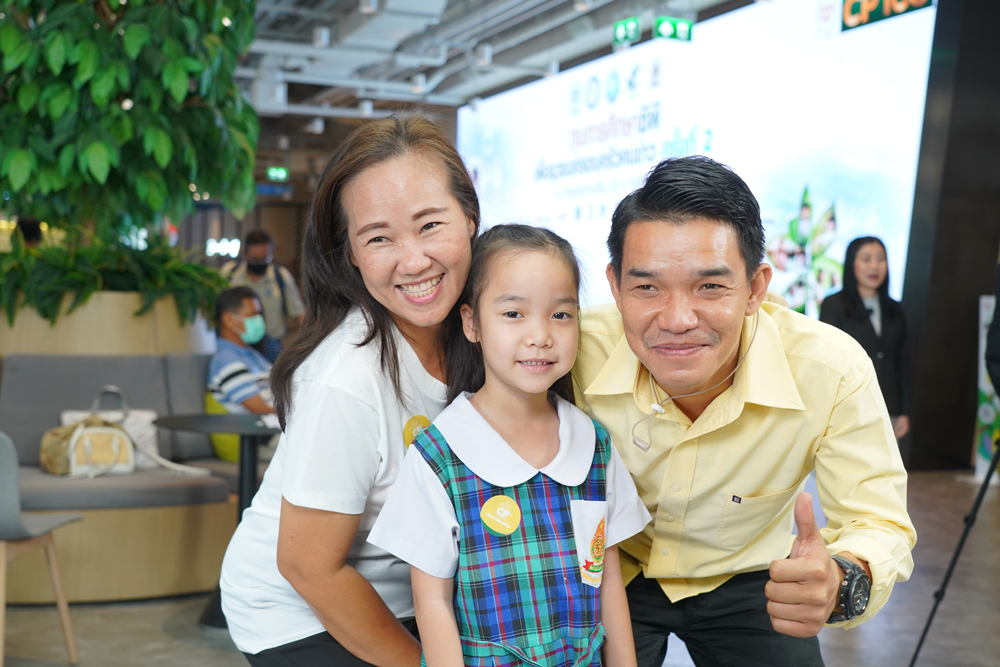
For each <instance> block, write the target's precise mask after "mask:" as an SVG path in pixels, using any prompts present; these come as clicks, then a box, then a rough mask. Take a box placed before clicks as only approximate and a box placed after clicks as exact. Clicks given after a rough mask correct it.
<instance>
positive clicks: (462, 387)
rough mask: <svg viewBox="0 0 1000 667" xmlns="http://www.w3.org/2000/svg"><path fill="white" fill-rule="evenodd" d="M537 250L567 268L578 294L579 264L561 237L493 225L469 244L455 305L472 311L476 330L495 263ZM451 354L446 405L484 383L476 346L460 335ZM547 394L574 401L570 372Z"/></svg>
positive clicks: (483, 368) (480, 352)
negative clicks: (467, 263) (468, 258)
mask: <svg viewBox="0 0 1000 667" xmlns="http://www.w3.org/2000/svg"><path fill="white" fill-rule="evenodd" d="M528 251H541V252H550V253H552V254H554V255H556V256H557V257H559V258H560V259H562V260H563V261H565V262H566V264H567V265H568V266H569V268H570V270H571V271H572V272H573V282H574V284H575V285H576V291H577V294H579V292H580V263H579V262H578V261H577V259H576V254H575V253H574V252H573V246H572V245H570V243H569V241H567V240H566V239H564V238H563V237H561V236H559V235H558V234H555V233H553V232H551V231H549V230H548V229H544V228H542V227H531V226H529V225H497V226H496V227H491V228H490V229H489V230H487V231H485V232H483V234H482V236H480V237H479V238H477V239H476V241H475V243H473V245H472V267H471V268H470V269H469V278H468V280H467V281H466V282H465V290H463V292H462V297H461V298H460V299H459V304H467V305H468V306H469V307H470V308H471V309H472V318H473V321H474V322H475V323H476V328H477V329H478V328H479V302H480V300H481V299H482V296H483V292H484V291H485V290H486V285H487V284H488V283H489V281H490V274H491V272H492V269H493V267H494V266H495V265H496V263H497V260H498V259H500V258H501V257H503V256H509V255H510V254H512V253H519V252H528ZM449 353H450V354H451V355H453V361H454V364H452V363H449V369H450V368H452V367H453V368H454V374H453V375H449V384H448V403H451V402H452V401H453V400H455V399H456V398H457V397H458V396H459V395H460V394H461V393H462V392H464V391H468V392H472V393H475V392H477V391H479V390H480V389H482V387H483V384H485V383H486V366H485V364H484V362H483V349H482V346H481V345H480V344H479V343H472V342H470V341H469V340H468V339H467V338H465V337H464V336H462V339H461V340H460V341H458V342H457V343H456V344H455V346H454V347H453V348H452V349H451V350H450V352H449ZM549 391H552V392H554V393H556V394H557V395H559V396H562V397H563V398H565V399H566V400H567V401H569V402H570V403H573V402H574V392H573V373H572V372H569V373H566V375H564V376H562V377H561V378H559V379H558V380H556V382H555V384H553V385H552V387H551V388H550V390H549Z"/></svg>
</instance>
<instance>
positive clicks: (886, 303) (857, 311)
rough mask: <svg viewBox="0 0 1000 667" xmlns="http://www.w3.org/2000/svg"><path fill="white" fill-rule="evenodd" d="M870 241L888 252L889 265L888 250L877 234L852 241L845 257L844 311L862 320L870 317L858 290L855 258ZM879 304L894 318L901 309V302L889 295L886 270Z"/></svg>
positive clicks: (880, 288)
mask: <svg viewBox="0 0 1000 667" xmlns="http://www.w3.org/2000/svg"><path fill="white" fill-rule="evenodd" d="M869 243H877V244H879V245H880V246H882V252H885V253H886V262H887V266H888V257H889V254H888V252H886V249H885V244H884V243H882V240H881V239H879V238H877V237H875V236H862V237H860V238H856V239H854V240H853V241H851V242H850V243H849V244H848V246H847V256H846V257H845V258H844V288H843V294H844V313H845V314H846V315H847V317H849V318H851V319H853V320H858V321H860V322H863V321H865V320H866V319H868V309H867V308H865V304H864V302H863V301H862V300H861V294H860V293H859V292H858V277H857V276H856V275H854V260H855V259H857V256H858V251H859V250H861V248H863V247H864V246H866V245H868V244H869ZM877 292H878V300H879V305H880V306H881V307H882V316H883V317H885V318H886V319H892V318H894V317H895V316H896V313H897V312H898V310H899V304H898V303H896V302H895V301H894V300H893V299H892V298H890V297H889V274H888V272H886V274H885V280H883V281H882V284H881V285H879V287H878V290H877Z"/></svg>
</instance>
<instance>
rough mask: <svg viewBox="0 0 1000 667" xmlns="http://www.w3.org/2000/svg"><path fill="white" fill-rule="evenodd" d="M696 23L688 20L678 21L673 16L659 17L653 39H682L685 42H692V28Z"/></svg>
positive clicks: (654, 27) (654, 28)
mask: <svg viewBox="0 0 1000 667" xmlns="http://www.w3.org/2000/svg"><path fill="white" fill-rule="evenodd" d="M693 25H694V21H690V20H688V19H678V18H674V17H672V16H657V17H656V23H655V24H654V26H653V37H660V38H663V39H680V40H683V41H685V42H690V41H691V26H693Z"/></svg>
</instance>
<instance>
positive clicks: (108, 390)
mask: <svg viewBox="0 0 1000 667" xmlns="http://www.w3.org/2000/svg"><path fill="white" fill-rule="evenodd" d="M105 394H112V395H113V396H117V397H118V400H119V403H120V405H121V411H122V418H121V422H124V421H125V420H126V419H128V413H129V411H130V410H131V408H130V407H129V404H128V399H127V398H125V392H123V391H122V390H121V389H119V388H118V387H117V386H116V385H113V384H106V385H104V386H103V387H101V388H100V390H98V392H97V395H96V396H94V402H93V403H91V404H90V412H91V413H92V414H94V415H96V414H97V412H98V411H99V410H100V409H101V398H103V397H104V395H105Z"/></svg>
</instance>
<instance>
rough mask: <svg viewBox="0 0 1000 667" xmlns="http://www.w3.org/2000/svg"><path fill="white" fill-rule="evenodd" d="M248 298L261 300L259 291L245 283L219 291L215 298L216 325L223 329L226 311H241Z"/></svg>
mask: <svg viewBox="0 0 1000 667" xmlns="http://www.w3.org/2000/svg"><path fill="white" fill-rule="evenodd" d="M246 299H257V301H260V297H259V296H258V295H257V292H255V291H253V290H252V289H251V288H249V287H246V286H244V285H240V286H239V287H230V288H229V289H225V290H222V291H221V292H219V296H218V297H217V298H216V299H215V327H216V328H217V329H221V328H222V316H223V315H225V314H226V313H236V312H239V310H240V309H241V308H243V302H244V301H245V300H246Z"/></svg>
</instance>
